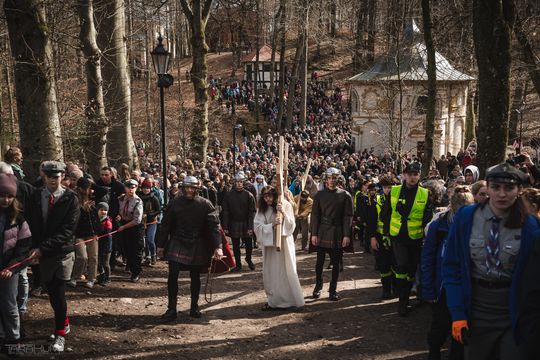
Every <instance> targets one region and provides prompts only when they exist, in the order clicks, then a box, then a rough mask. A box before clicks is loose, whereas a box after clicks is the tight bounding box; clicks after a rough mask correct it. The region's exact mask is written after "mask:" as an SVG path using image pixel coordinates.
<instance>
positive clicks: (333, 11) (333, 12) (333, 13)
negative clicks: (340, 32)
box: [330, 0, 337, 38]
mask: <svg viewBox="0 0 540 360" xmlns="http://www.w3.org/2000/svg"><path fill="white" fill-rule="evenodd" d="M336 28H337V4H336V0H331V2H330V36H331V37H333V38H335V37H336V34H337V30H336Z"/></svg>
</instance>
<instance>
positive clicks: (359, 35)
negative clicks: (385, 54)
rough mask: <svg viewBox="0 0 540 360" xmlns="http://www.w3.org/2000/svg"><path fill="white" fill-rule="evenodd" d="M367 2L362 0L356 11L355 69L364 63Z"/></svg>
mask: <svg viewBox="0 0 540 360" xmlns="http://www.w3.org/2000/svg"><path fill="white" fill-rule="evenodd" d="M367 2H368V0H360V1H359V2H358V3H359V6H358V11H357V13H356V34H355V39H354V40H355V42H354V53H353V69H354V70H355V71H358V70H360V67H361V64H362V58H363V56H362V52H363V51H365V49H364V23H365V15H366V12H367Z"/></svg>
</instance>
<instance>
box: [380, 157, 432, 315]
mask: <svg viewBox="0 0 540 360" xmlns="http://www.w3.org/2000/svg"><path fill="white" fill-rule="evenodd" d="M420 169H421V165H420V164H419V163H410V164H408V165H407V166H406V167H405V170H404V172H403V178H404V181H403V184H402V185H397V186H392V189H391V190H390V194H389V196H388V199H386V201H385V203H384V205H383V208H382V209H381V215H380V217H381V219H382V222H383V224H384V232H385V233H386V234H389V235H390V239H391V241H392V251H393V254H394V260H395V263H396V267H395V276H396V292H397V293H398V296H399V306H398V314H399V315H400V316H405V315H406V314H407V312H408V306H409V296H410V293H411V288H412V285H413V283H414V279H415V275H416V270H417V267H418V264H419V262H420V252H421V247H422V238H423V237H424V227H425V226H426V225H427V224H428V223H429V221H430V220H431V218H432V217H433V211H432V205H431V204H430V202H429V201H428V200H429V199H428V190H427V189H425V188H423V187H421V186H419V180H420Z"/></svg>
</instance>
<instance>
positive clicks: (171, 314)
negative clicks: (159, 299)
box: [161, 309, 177, 322]
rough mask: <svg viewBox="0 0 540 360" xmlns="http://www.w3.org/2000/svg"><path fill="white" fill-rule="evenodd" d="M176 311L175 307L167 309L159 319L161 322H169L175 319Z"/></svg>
mask: <svg viewBox="0 0 540 360" xmlns="http://www.w3.org/2000/svg"><path fill="white" fill-rule="evenodd" d="M176 317H177V312H176V309H167V311H166V312H165V314H163V315H161V320H162V321H163V322H171V321H174V320H176Z"/></svg>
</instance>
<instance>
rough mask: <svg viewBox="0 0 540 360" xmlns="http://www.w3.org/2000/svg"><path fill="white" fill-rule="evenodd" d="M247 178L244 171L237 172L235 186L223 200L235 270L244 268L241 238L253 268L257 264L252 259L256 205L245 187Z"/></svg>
mask: <svg viewBox="0 0 540 360" xmlns="http://www.w3.org/2000/svg"><path fill="white" fill-rule="evenodd" d="M245 180H246V179H245V175H244V174H243V173H240V172H239V173H238V174H236V176H235V185H234V188H233V189H232V190H231V191H229V192H228V193H227V195H225V199H224V200H223V229H224V230H225V234H227V235H229V236H230V237H231V240H232V243H233V252H234V259H235V262H236V268H234V270H233V271H240V270H241V269H242V260H241V253H240V240H241V239H242V240H243V241H244V243H245V246H246V262H247V264H248V266H249V268H250V269H251V270H255V265H254V264H253V262H252V261H251V253H252V251H253V242H252V236H253V220H254V219H255V212H256V207H255V198H254V197H253V195H252V194H251V193H250V192H249V191H247V190H246V189H244V181H245Z"/></svg>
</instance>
